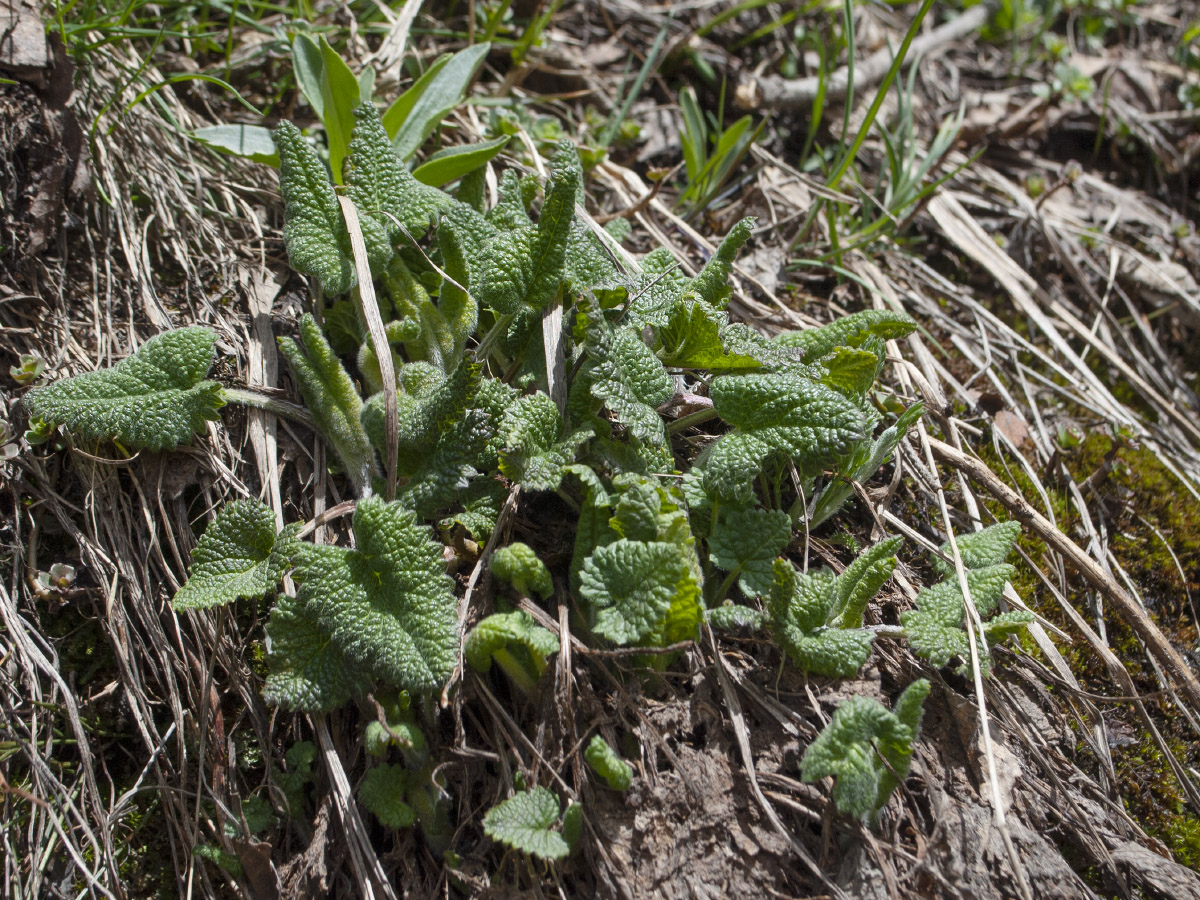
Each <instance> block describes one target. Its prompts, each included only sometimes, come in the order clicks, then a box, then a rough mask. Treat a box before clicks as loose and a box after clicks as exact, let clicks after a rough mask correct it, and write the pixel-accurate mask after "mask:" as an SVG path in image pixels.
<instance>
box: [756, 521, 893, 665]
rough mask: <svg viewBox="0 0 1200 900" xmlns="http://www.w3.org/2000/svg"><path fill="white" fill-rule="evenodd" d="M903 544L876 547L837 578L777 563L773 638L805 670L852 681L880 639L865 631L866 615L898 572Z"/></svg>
mask: <svg viewBox="0 0 1200 900" xmlns="http://www.w3.org/2000/svg"><path fill="white" fill-rule="evenodd" d="M900 541H901V539H900V538H889V539H888V540H886V541H883V542H881V543H879V544H876V545H875V546H874V547H871V548H870V549H869V550H866V551H864V552H863V553H862V554H861V555H859V557H858V559H856V560H855V561H854V562H853V563H851V564H850V565H849V566H848V567H847V568H846V571H844V572H843V573H842V574H841V575H838V576H836V577H834V576H833V575H831V574H829V573H827V572H816V573H807V574H801V573H799V572H797V571H796V567H795V566H793V565H792V564H791V563H790V562H788V561H787V560H784V559H780V560H777V561H776V562H775V570H774V571H775V581H774V584H773V585H772V587H771V592H770V595H769V597H768V600H767V608H768V611H769V612H770V616H771V619H770V626H771V633H772V634H773V635H774V637H775V639H776V640H777V641H778V642H779V644H780V646H782V647H783V648H784V649H785V650H786V651H787V653H788V655H789V656H790V657H791V658H792V661H793V662H794V663H795V664H796V665H797V666H798V667H799V668H800V669H802V670H803V671H805V672H812V673H814V674H817V675H825V676H828V677H830V678H848V677H850V676H852V675H854V674H856V673H857V672H858V670H859V669H861V668H862V666H863V664H864V663H865V662H866V661H867V657H868V656H869V655H870V653H871V641H872V639H873V638H874V635H873V634H872V633H871V632H870V631H867V630H866V629H865V628H863V627H862V625H863V613H864V611H865V610H866V607H867V602H868V601H869V600H870V599H871V598H872V597H874V596H875V594H876V593H877V592H878V591H879V589H880V588H881V587H882V586H883V584H884V582H886V581H887V580H888V578H890V577H891V575H892V571H893V570H894V569H895V568H896V556H895V553H896V550H897V549H899V547H900Z"/></svg>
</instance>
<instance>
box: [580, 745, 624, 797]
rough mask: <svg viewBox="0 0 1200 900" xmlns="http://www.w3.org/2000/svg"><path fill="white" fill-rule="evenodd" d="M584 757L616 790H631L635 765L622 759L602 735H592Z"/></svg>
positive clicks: (605, 781)
mask: <svg viewBox="0 0 1200 900" xmlns="http://www.w3.org/2000/svg"><path fill="white" fill-rule="evenodd" d="M583 758H584V759H585V760H586V761H587V764H588V765H589V766H591V769H592V771H593V772H595V773H596V774H597V775H599V776H600V777H601V778H603V779H604V783H605V784H607V785H608V786H609V787H610V788H612V789H613V790H614V791H626V790H629V785H631V784H632V783H633V766H631V765H629V763H627V762H625V760H623V759H621V756H620V754H618V753H617V751H616V750H614V749H613V748H612V746H611V745H610V744H609V743H608V741H606V740H605V739H604V738H602V737H601V736H600V735H598V734H597V735H593V736H592V739H591V740H590V741H589V742H588V745H587V749H586V750H584V751H583Z"/></svg>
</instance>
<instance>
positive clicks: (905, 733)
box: [800, 678, 929, 823]
mask: <svg viewBox="0 0 1200 900" xmlns="http://www.w3.org/2000/svg"><path fill="white" fill-rule="evenodd" d="M928 695H929V682H928V681H926V680H925V679H923V678H922V679H920V680H918V681H914V682H913V683H912V684H910V685H909V686H908V687H907V688H905V690H904V693H902V694H901V695H900V696H899V698H897V700H896V706H895V709H894V710H893V711H892V712H889V711H888V710H887V709H885V708H884V707H883V705H882V704H880V703H878V702H877V701H875V700H872V699H870V698H869V697H851V698H850V699H849V700H846V701H844V702H843V703H841V704H840V705H839V706H838V708H837V709H836V710H835V711H834V713H833V718H832V719H831V720H830V722H829V724H828V725H826V726H825V729H824V730H823V731H822V732H821V733H820V734H819V735H817V739H816V740H814V741H813V742H812V743H811V744H809V745H808V749H807V750H805V751H804V757H803V758H802V759H801V761H800V772H801V777H802V778H803V779H804V780H805V781H817V780H819V779H821V778H824V777H826V776H827V775H832V776H834V777H835V778H836V779H837V782H836V784H835V785H834V788H833V799H834V802H835V803H836V804H837V808H838V809H839V810H840V811H841V812H843V813H845V814H847V815H851V816H854V817H856V818H859V819H863V820H866V821H870V822H871V823H874V822H875V821H876V819H877V818H878V817H879V811H880V810H881V809H883V807H884V806H885V805H886V804H887V801H888V797H890V796H891V795H892V791H893V790H895V789H896V785H898V784H899V783H900V782H901V781H903V779H904V776H905V775H907V774H908V767H909V764H910V763H911V761H912V754H913V744H914V743H916V741H917V737H918V736H919V735H920V733H921V714H922V712H923V709H924V703H925V698H926V697H927V696H928Z"/></svg>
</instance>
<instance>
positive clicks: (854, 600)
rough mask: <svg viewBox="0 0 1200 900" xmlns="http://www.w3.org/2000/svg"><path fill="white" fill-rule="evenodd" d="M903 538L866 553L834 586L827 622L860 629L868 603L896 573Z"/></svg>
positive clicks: (888, 541) (863, 553)
mask: <svg viewBox="0 0 1200 900" xmlns="http://www.w3.org/2000/svg"><path fill="white" fill-rule="evenodd" d="M903 542H904V539H903V538H900V537H892V538H888V539H887V540H885V541H880V542H879V543H878V544H876V545H875V546H873V547H870V548H868V549H867V550H864V551H863V552H862V553H860V554H859V555H858V557H857V558H856V559H855V560H854V562H852V563H851V564H850V565H849V566H847V567H846V571H844V572H842V574H841V575H839V576H838V577H837V578H836V579H835V581H834V583H833V603H832V604H831V605H830V609H829V613H828V622H829V624H830V625H833V626H835V627H838V628H859V627H861V626H862V623H863V613H864V612H865V610H866V608H867V602H868V601H869V600H870V599H871V598H872V597H874V596H875V595H876V594H877V593H879V589H880V588H881V587H883V585H884V582H886V581H887V580H888V579H889V578H891V577H892V572H894V571H895V569H896V551H897V550H899V549H900V545H901V544H902V543H903Z"/></svg>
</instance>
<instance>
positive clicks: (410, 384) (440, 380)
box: [361, 360, 486, 478]
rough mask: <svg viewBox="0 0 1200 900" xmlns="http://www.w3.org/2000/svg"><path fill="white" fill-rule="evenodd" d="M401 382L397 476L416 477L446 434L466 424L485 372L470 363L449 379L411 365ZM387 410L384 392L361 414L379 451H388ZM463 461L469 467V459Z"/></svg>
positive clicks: (369, 403)
mask: <svg viewBox="0 0 1200 900" xmlns="http://www.w3.org/2000/svg"><path fill="white" fill-rule="evenodd" d="M400 377H401V383H402V384H401V387H402V388H404V390H402V391H400V392H398V393H397V395H396V407H397V416H398V420H399V434H398V442H397V445H396V446H397V453H398V456H397V465H398V468H397V471H398V472H399V473H400V474H401V475H404V476H405V477H408V478H415V477H416V475H417V473H418V472H419V471H420V470H421V468H422V466H423V465H424V464H425V463H426V462H427V461H428V460H429V458H430V456H431V455H432V454H433V453H434V452H435V449H436V448H437V447H438V446H439V444H441V443H442V441H443V439H444V438H445V436H446V435H447V433H448V432H450V431H451V430H452V429H454V428H455V427H456V426H457V425H459V424H460V423H462V422H463V420H464V418H465V416H466V413H467V411H468V410H469V409H470V408H471V404H472V403H473V401H474V400H475V396H476V394H477V393H478V392H479V383H480V378H481V372H480V367H479V365H478V364H477V363H474V362H470V361H467V360H464V361H463V362H461V363H459V365H458V367H457V368H456V369H455V370H454V371H453V372H452V373H451V374H450V375H449V376H444V375H442V373H441V372H440V371H439V370H437V369H436V368H434V367H431V366H425V365H421V364H417V363H409V364H408V365H406V366H404V368H403V370H402V372H401V376H400ZM385 410H386V406H385V403H384V395H383V393H382V392H381V393H379V394H376V395H375V396H373V397H371V398H370V399H369V400H368V401H367V402H366V404H365V405H364V406H363V409H362V413H361V417H362V425H363V428H364V429H365V430H366V433H367V435H368V436H369V438H370V440H371V443H373V444H374V445H375V446H376V447H378V448H379V449H380V450H383V449H384V448H385V447H386V439H385V422H386V412H385ZM464 436H465V435H463V434H460V435H459V437H460V438H462V437H464ZM484 440H485V442H486V437H485V438H484ZM477 443H478V442H477ZM461 461H462V462H463V463H465V462H467V461H468V458H467V457H464V458H462V459H461Z"/></svg>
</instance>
